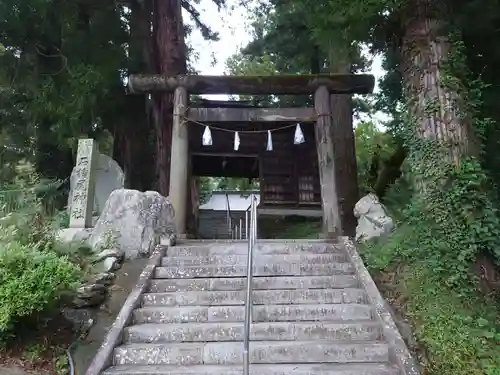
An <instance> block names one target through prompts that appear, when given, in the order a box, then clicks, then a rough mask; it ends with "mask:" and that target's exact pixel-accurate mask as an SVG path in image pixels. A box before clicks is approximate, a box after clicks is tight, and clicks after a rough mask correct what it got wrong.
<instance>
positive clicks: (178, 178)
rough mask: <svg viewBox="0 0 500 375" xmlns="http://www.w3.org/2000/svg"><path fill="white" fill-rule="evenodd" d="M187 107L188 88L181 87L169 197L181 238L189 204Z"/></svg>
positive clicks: (177, 98) (176, 99)
mask: <svg viewBox="0 0 500 375" xmlns="http://www.w3.org/2000/svg"><path fill="white" fill-rule="evenodd" d="M187 106H188V94H187V91H186V88H185V87H183V86H179V87H177V88H176V89H175V91H174V118H173V129H172V151H171V152H172V153H171V156H170V190H169V197H170V201H171V202H172V205H173V206H174V210H175V225H176V229H177V234H178V235H180V236H183V235H186V219H187V203H188V202H187V198H188V170H189V130H188V124H187V122H186V121H185V117H184V116H185V114H186V111H187Z"/></svg>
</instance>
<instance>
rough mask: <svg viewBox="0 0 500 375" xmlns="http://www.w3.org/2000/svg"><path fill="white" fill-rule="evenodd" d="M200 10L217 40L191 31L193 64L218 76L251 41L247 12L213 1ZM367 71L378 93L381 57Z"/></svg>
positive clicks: (211, 97) (203, 0) (186, 17)
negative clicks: (217, 36)
mask: <svg viewBox="0 0 500 375" xmlns="http://www.w3.org/2000/svg"><path fill="white" fill-rule="evenodd" d="M199 9H200V13H201V19H202V21H204V22H205V23H206V24H208V25H209V26H210V27H212V29H213V30H214V31H217V32H218V33H219V35H220V40H219V41H218V42H207V41H205V40H203V37H202V36H201V34H200V33H199V32H198V31H194V32H193V33H192V35H191V36H190V38H189V42H190V44H191V45H192V47H193V48H194V50H195V51H196V52H197V53H198V54H199V58H198V60H197V62H196V63H195V64H194V66H195V68H196V70H197V71H198V72H199V73H200V74H204V75H221V74H223V73H224V72H225V68H226V60H227V59H228V58H229V57H230V56H232V55H233V54H234V53H236V52H238V51H239V49H240V48H241V47H244V46H245V45H246V44H247V43H248V42H249V41H250V40H251V35H250V32H249V22H248V19H249V15H248V13H247V10H246V9H245V8H243V7H236V8H235V9H233V10H223V11H221V12H219V11H218V10H217V6H216V5H215V4H214V3H213V2H212V0H201V2H200V5H199ZM184 20H185V22H189V21H188V20H189V16H188V15H187V14H186V13H184ZM214 58H215V61H214ZM367 73H370V74H373V75H374V76H375V79H376V84H375V92H377V90H378V82H377V81H378V79H380V78H381V77H382V75H383V74H384V72H383V70H382V68H381V59H380V57H375V58H374V60H373V64H372V68H371V71H368V72H367ZM206 97H207V98H209V99H226V98H227V96H225V95H207V96H206Z"/></svg>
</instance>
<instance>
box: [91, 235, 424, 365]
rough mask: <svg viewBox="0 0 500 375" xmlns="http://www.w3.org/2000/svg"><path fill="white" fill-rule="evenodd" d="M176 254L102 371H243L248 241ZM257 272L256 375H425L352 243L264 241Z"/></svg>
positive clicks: (169, 256)
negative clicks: (381, 307) (373, 290)
mask: <svg viewBox="0 0 500 375" xmlns="http://www.w3.org/2000/svg"><path fill="white" fill-rule="evenodd" d="M351 250H352V249H351ZM166 251H167V252H166V256H164V257H161V263H160V260H158V263H160V264H159V265H158V266H157V267H153V268H152V269H151V270H152V277H151V279H150V280H149V281H148V283H147V287H145V289H144V292H143V293H140V295H138V297H139V301H140V302H139V303H138V304H136V307H135V309H133V310H130V311H131V317H130V318H126V319H125V320H127V322H128V323H129V325H128V326H125V322H122V324H123V325H124V327H123V328H122V332H121V337H120V339H119V340H118V339H117V340H118V341H116V344H117V345H115V346H116V347H114V349H109V350H108V351H109V357H110V358H108V360H107V362H106V363H107V364H109V365H110V366H109V367H107V366H103V365H101V367H107V368H105V369H104V371H103V372H102V373H103V374H105V375H118V374H120V375H159V374H168V375H241V374H243V336H244V324H243V322H244V315H245V306H244V305H245V289H246V282H245V280H246V277H245V275H246V261H247V256H246V254H247V244H246V243H245V242H233V243H231V242H222V243H196V242H194V243H191V244H186V245H181V246H175V247H170V248H168V249H167V250H166ZM354 251H355V249H354ZM356 254H357V253H356ZM359 261H360V260H359V259H358V260H357V262H359ZM363 269H364V266H363ZM253 275H254V277H253V303H254V307H253V311H252V320H253V323H252V325H251V335H250V340H251V341H250V363H251V364H250V374H251V375H341V374H342V375H401V374H405V375H406V374H418V372H412V369H413V367H412V364H411V357H409V355H408V353H407V350H406V347H404V348H402V349H401V348H394V345H396V346H397V345H401V341H402V340H401V338H400V336H399V333H398V332H394V334H395V337H396V341H395V340H394V339H393V338H389V339H388V338H387V334H386V333H387V332H390V331H388V329H392V330H394V326H392V327H391V323H389V325H388V324H387V322H386V321H384V319H383V318H382V319H381V318H380V316H379V314H380V312H378V310H377V308H376V307H377V306H375V305H376V304H377V302H374V301H375V300H374V299H373V298H370V296H369V293H367V288H366V287H365V284H364V283H363V282H362V280H361V278H360V276H363V275H360V272H359V270H358V269H357V265H356V260H353V258H352V254H351V256H350V255H349V253H348V251H346V248H345V246H343V245H342V244H340V243H326V242H320V241H310V242H308V241H303V242H293V243H286V242H285V241H282V242H276V241H264V242H260V241H259V242H258V243H257V244H256V245H255V248H254V271H253ZM363 277H366V275H364V276H363ZM370 281H371V278H370ZM371 283H373V281H371ZM373 285H374V284H373ZM378 298H380V295H379V296H378ZM122 318H124V317H123V316H122ZM118 320H120V319H118ZM122 320H123V319H122ZM391 321H392V320H391ZM118 323H119V322H118ZM115 328H116V327H115ZM112 329H113V328H112ZM110 335H113V333H111V332H110ZM397 340H399V341H397ZM107 344H108V346H109V345H110V344H109V340H108V343H107ZM105 345H106V343H105V344H103V348H104V347H105ZM403 345H404V344H403ZM398 353H399V354H398ZM401 353H402V354H401ZM98 356H99V353H98ZM103 356H104V355H103V354H102V353H101V357H102V358H103ZM405 356H406V357H405ZM403 357H404V358H403ZM394 358H395V359H394ZM401 358H403V360H401ZM94 362H95V361H94ZM103 363H104V362H103ZM91 366H92V365H91ZM98 367H99V366H98ZM98 367H95V366H94V367H93V369H89V371H88V372H87V375H91V374H96V373H97V371H96V368H98ZM99 371H100V370H99Z"/></svg>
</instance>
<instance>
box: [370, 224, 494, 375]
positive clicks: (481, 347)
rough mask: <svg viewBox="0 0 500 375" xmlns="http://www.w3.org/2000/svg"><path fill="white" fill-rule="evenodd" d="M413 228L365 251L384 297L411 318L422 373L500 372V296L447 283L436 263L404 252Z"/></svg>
mask: <svg viewBox="0 0 500 375" xmlns="http://www.w3.org/2000/svg"><path fill="white" fill-rule="evenodd" d="M410 229H411V228H409V227H407V228H404V227H403V228H401V230H398V231H397V232H395V233H394V238H391V239H390V240H389V241H387V242H384V241H379V242H378V243H376V244H372V245H369V246H363V247H362V248H361V254H362V256H363V258H364V259H365V263H366V265H367V267H368V268H369V269H370V272H371V273H372V275H373V277H374V279H375V280H376V281H377V284H378V286H379V288H380V291H381V292H382V294H383V295H384V297H385V298H386V299H387V300H388V301H389V302H390V303H391V305H392V307H393V308H394V309H395V310H397V311H400V312H402V314H403V315H404V316H405V317H406V318H408V320H409V321H410V322H411V324H412V326H413V331H414V334H415V337H416V339H417V341H418V347H417V348H416V351H417V353H416V354H417V357H418V358H419V359H420V363H421V365H422V368H423V371H422V373H423V374H430V375H500V351H499V350H498V347H499V346H500V321H499V317H500V309H499V307H498V301H496V300H495V299H493V298H488V297H485V296H484V295H482V294H481V293H480V292H479V291H478V290H477V288H476V287H475V286H474V285H472V283H471V285H469V287H468V288H467V287H465V286H462V288H456V287H450V286H447V284H446V283H445V282H444V280H443V278H442V277H440V276H438V275H437V273H436V272H435V270H434V269H433V267H432V263H431V262H427V261H426V260H417V259H411V257H407V256H404V255H402V254H401V251H402V250H403V249H407V247H406V246H405V239H407V238H408V237H409V233H408V232H407V231H408V230H410ZM393 244H398V246H391V245H393ZM413 349H415V348H413Z"/></svg>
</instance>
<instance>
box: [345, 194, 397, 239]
mask: <svg viewBox="0 0 500 375" xmlns="http://www.w3.org/2000/svg"><path fill="white" fill-rule="evenodd" d="M354 216H355V217H356V218H358V226H357V227H356V241H357V242H365V241H368V240H370V239H371V238H376V237H380V236H383V235H386V234H388V233H390V232H392V230H393V229H394V222H393V221H392V218H391V217H390V216H389V215H388V214H387V211H386V209H385V207H384V205H383V204H382V203H380V201H379V199H378V197H377V196H376V195H375V194H372V193H370V194H367V195H365V196H364V197H363V198H361V199H360V200H359V201H358V203H356V205H355V206H354Z"/></svg>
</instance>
